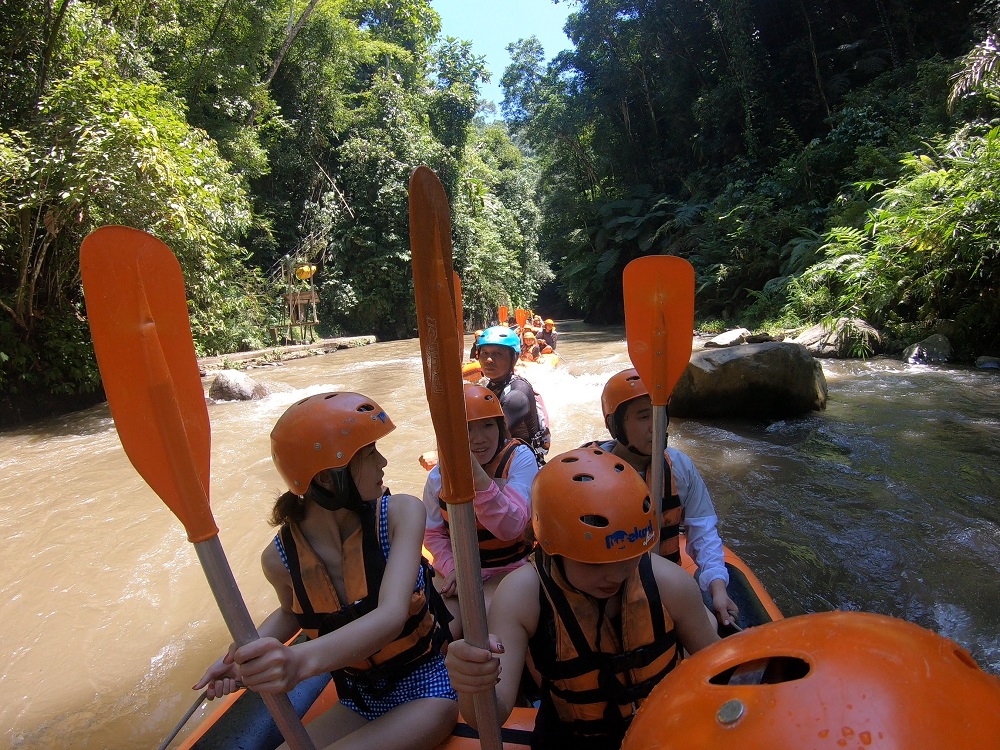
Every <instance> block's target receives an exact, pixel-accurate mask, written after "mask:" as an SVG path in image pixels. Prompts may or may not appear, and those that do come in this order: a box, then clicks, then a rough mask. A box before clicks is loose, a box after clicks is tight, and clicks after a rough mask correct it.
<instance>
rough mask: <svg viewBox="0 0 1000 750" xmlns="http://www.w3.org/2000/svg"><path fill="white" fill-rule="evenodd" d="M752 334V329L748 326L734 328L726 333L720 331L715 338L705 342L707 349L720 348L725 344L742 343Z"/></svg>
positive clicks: (734, 344)
mask: <svg viewBox="0 0 1000 750" xmlns="http://www.w3.org/2000/svg"><path fill="white" fill-rule="evenodd" d="M749 335H750V331H748V330H747V329H746V328H734V329H732V330H731V331H726V332H725V333H720V334H719V335H718V336H716V337H715V338H714V339H710V340H708V341H706V342H705V348H706V349H719V348H722V347H724V346H736V345H737V344H742V343H744V342H745V341H746V340H747V336H749Z"/></svg>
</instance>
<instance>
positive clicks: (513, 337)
mask: <svg viewBox="0 0 1000 750" xmlns="http://www.w3.org/2000/svg"><path fill="white" fill-rule="evenodd" d="M476 346H509V347H510V348H511V349H513V350H514V353H515V354H516V355H518V356H520V354H521V339H519V338H518V337H517V334H516V333H514V332H513V331H512V330H510V329H509V328H508V327H507V326H492V327H491V328H487V329H486V330H485V331H483V335H482V336H480V337H479V340H478V341H476Z"/></svg>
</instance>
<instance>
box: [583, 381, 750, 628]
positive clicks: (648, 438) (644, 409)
mask: <svg viewBox="0 0 1000 750" xmlns="http://www.w3.org/2000/svg"><path fill="white" fill-rule="evenodd" d="M601 410H602V411H603V412H604V423H605V424H606V425H607V427H608V432H610V433H611V437H612V438H613V439H612V440H608V441H605V442H601V443H598V445H600V447H601V448H603V449H604V450H606V451H609V452H611V453H614V454H615V455H616V456H618V457H619V458H621V459H623V460H624V461H627V462H628V463H629V464H630V465H631V466H632V468H634V469H635V470H636V471H638V472H639V473H640V474H642V475H643V476H646V472H647V471H648V469H649V465H650V463H651V454H652V452H653V406H652V402H651V401H650V398H649V391H648V390H647V389H646V386H645V385H643V382H642V380H641V379H640V378H639V373H638V372H636V370H635V368H629V369H627V370H622V371H621V372H618V373H616V374H614V375H612V376H611V378H610V379H609V380H608V382H607V383H606V384H605V386H604V392H603V393H602V394H601ZM664 460H665V462H666V466H665V467H664V468H665V470H664V477H668V478H669V479H668V480H667V481H665V484H667V485H668V486H669V487H670V493H669V496H667V497H664V498H663V519H662V522H661V527H660V548H659V552H660V554H661V555H663V556H664V557H666V558H668V559H670V560H673V561H674V562H679V561H680V548H679V542H680V524H681V521H682V520H683V522H684V525H685V527H686V532H687V535H686V536H687V546H686V548H687V552H688V554H689V555H690V556H691V559H692V560H694V562H695V564H696V565H697V566H698V573H697V579H698V584H699V586H700V587H701V590H702V591H705V592H706V593H707V595H708V598H709V599H710V600H711V602H712V611H713V612H714V613H715V616H716V619H718V621H719V623H720V624H722V625H729V624H730V623H735V622H736V621H737V618H738V617H739V613H740V610H739V607H738V606H737V605H736V603H735V602H734V601H733V600H732V599H731V598H730V597H729V592H728V591H727V589H726V587H727V586H728V585H729V571H728V570H727V569H726V563H725V558H724V553H723V549H722V539H720V538H719V530H718V523H719V518H718V516H717V515H716V513H715V506H714V505H713V504H712V498H711V497H710V496H709V494H708V488H707V487H706V486H705V481H704V480H703V479H702V478H701V474H699V473H698V469H697V468H695V465H694V462H693V461H691V459H690V458H689V457H688V456H687V454H685V453H682V452H681V451H679V450H677V449H676V448H667V450H666V454H665V456H664ZM664 494H666V493H664Z"/></svg>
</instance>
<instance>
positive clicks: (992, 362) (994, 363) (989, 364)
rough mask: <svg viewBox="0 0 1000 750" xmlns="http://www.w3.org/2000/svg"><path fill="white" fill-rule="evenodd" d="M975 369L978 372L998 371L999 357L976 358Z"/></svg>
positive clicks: (999, 368) (999, 366)
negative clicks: (978, 370) (977, 369)
mask: <svg viewBox="0 0 1000 750" xmlns="http://www.w3.org/2000/svg"><path fill="white" fill-rule="evenodd" d="M976 367H978V368H979V369H980V370H1000V357H978V358H977V359H976Z"/></svg>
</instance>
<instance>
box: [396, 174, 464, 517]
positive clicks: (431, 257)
mask: <svg viewBox="0 0 1000 750" xmlns="http://www.w3.org/2000/svg"><path fill="white" fill-rule="evenodd" d="M410 252H411V254H412V256H413V288H414V292H415V295H416V298H417V327H418V328H419V330H420V353H421V355H422V359H423V368H424V386H425V388H426V390H427V402H428V404H429V406H430V411H431V422H432V423H433V425H434V433H435V435H436V436H437V441H438V452H439V454H440V456H441V483H442V490H441V495H442V497H443V498H444V500H445V502H448V503H453V504H455V503H467V502H471V500H472V498H473V496H474V495H475V486H474V484H473V478H472V456H471V455H470V454H469V440H468V434H469V428H468V423H467V422H466V416H465V392H464V388H463V380H462V365H461V360H459V359H456V358H455V357H454V355H453V352H455V351H456V349H458V347H459V341H458V325H457V322H456V320H455V310H456V305H455V301H454V300H453V299H452V297H451V291H450V289H451V287H450V285H451V283H452V282H453V277H452V273H453V271H452V266H451V216H450V213H449V211H448V197H447V196H446V195H445V192H444V187H443V186H442V185H441V182H440V181H439V180H438V178H437V175H435V174H434V172H432V171H431V170H430V169H428V168H427V167H417V169H416V170H414V172H413V175H412V176H411V177H410Z"/></svg>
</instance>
